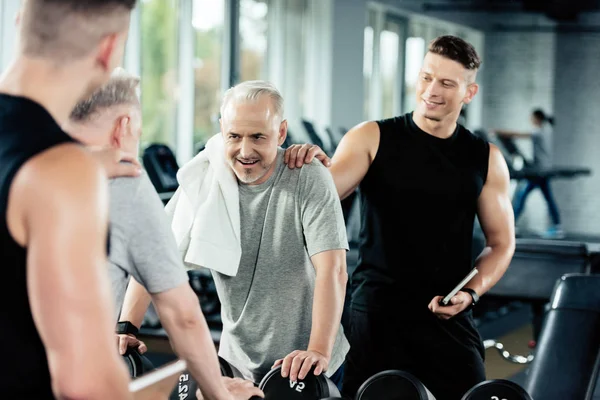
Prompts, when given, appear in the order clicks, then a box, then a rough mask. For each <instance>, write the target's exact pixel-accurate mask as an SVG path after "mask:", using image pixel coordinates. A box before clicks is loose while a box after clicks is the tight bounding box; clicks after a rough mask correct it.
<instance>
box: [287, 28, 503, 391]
mask: <svg viewBox="0 0 600 400" xmlns="http://www.w3.org/2000/svg"><path fill="white" fill-rule="evenodd" d="M480 64H481V61H480V59H479V57H478V55H477V53H476V52H475V49H474V48H473V47H472V46H471V45H470V44H469V43H467V42H465V41H464V40H462V39H460V38H458V37H454V36H441V37H438V38H436V39H434V40H433V41H432V42H431V43H430V45H429V49H428V52H427V54H426V56H425V59H424V61H423V66H422V68H421V71H420V73H419V80H418V84H417V88H416V101H417V107H416V109H415V111H414V112H412V113H408V114H406V115H403V116H399V117H396V118H391V119H386V120H381V121H369V122H364V123H361V124H359V125H358V126H356V127H354V128H353V129H351V130H350V131H349V132H348V133H347V134H346V135H345V137H344V138H343V140H342V141H341V142H340V144H339V146H338V148H337V150H336V152H335V155H334V156H333V159H332V162H331V168H330V170H331V173H332V175H333V179H334V181H335V184H336V186H337V190H338V193H339V195H340V197H341V198H344V197H346V196H348V195H349V194H350V193H352V192H353V191H354V190H355V189H356V188H357V187H360V193H361V203H362V221H363V225H362V232H361V242H360V258H359V260H360V262H359V265H358V266H357V268H356V270H355V271H354V273H353V275H352V291H353V292H352V306H351V310H352V311H351V318H352V324H351V326H352V331H351V332H350V346H351V348H350V352H349V354H348V357H347V358H346V370H345V378H344V386H343V392H344V394H345V395H350V396H353V395H354V394H355V392H356V391H357V389H358V387H359V386H360V385H361V384H362V383H363V382H364V381H365V380H366V379H367V378H369V377H370V376H372V375H373V374H375V373H377V372H379V371H383V370H388V369H400V370H405V371H408V372H411V373H413V374H414V375H416V376H417V377H418V378H419V379H420V380H421V381H422V382H423V383H424V384H425V385H426V386H427V387H428V388H429V389H430V390H431V391H432V393H433V394H434V395H435V396H436V398H437V399H438V400H443V399H449V400H450V399H451V400H455V399H460V398H462V396H463V394H464V393H465V392H466V391H467V390H468V389H469V388H471V387H472V386H474V385H475V384H476V383H478V382H480V381H482V380H484V379H485V371H484V364H483V357H484V349H483V345H482V342H481V338H480V336H479V334H478V332H477V329H476V327H475V325H474V324H473V319H472V316H471V312H470V308H471V307H472V306H473V305H474V304H475V302H476V301H477V299H478V296H481V295H482V294H483V293H485V292H486V291H488V290H489V289H490V288H491V287H492V286H493V285H494V284H495V283H496V282H497V281H498V280H499V279H500V278H501V277H502V275H503V274H504V272H505V271H506V268H507V267H508V264H509V262H510V259H511V257H512V254H513V252H514V220H513V214H512V208H511V203H510V199H509V176H508V170H507V167H506V164H505V162H504V159H503V157H502V154H501V153H500V151H499V150H498V149H497V148H496V147H495V146H493V145H490V144H488V143H486V142H484V141H483V140H481V139H478V138H477V137H475V136H474V135H473V134H471V132H469V131H468V130H467V129H465V128H464V127H463V126H461V125H459V124H457V120H458V117H459V114H460V110H461V108H462V107H463V105H464V104H468V103H470V102H471V100H472V99H473V97H474V96H475V95H476V94H477V90H478V86H477V84H476V83H475V78H476V75H477V69H478V68H479V65H480ZM315 155H316V156H317V158H319V159H321V160H322V161H325V162H327V159H326V156H325V155H324V154H323V153H322V152H321V151H320V150H319V149H318V148H314V147H311V146H306V145H304V146H292V147H290V149H288V151H287V153H286V162H287V163H288V165H289V166H290V167H294V166H301V165H302V163H304V162H310V160H312V158H313V156H315ZM476 215H477V217H478V218H479V222H480V224H481V226H482V228H483V231H484V233H485V235H486V239H487V247H486V248H485V249H484V251H483V252H482V253H481V255H480V256H479V257H478V259H477V261H476V262H475V267H476V268H477V269H478V270H479V274H478V275H477V276H476V277H475V278H474V279H472V280H471V281H470V282H469V283H468V284H467V286H466V288H465V289H464V290H463V291H460V292H458V294H456V296H454V298H452V300H451V304H450V305H448V306H444V307H442V306H440V305H439V301H440V299H441V298H442V297H443V296H445V295H446V294H448V293H449V292H450V291H451V290H452V288H453V287H454V286H455V285H457V284H458V282H459V281H460V280H461V279H462V278H463V277H465V276H466V275H467V273H468V272H469V271H470V270H471V269H472V268H473V263H472V260H471V246H472V237H473V222H474V219H475V216H476Z"/></svg>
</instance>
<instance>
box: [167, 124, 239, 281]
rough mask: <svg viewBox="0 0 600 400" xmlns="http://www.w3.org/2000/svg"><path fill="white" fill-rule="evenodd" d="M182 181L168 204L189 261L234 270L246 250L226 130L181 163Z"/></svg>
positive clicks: (223, 270)
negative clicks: (191, 157) (230, 164)
mask: <svg viewBox="0 0 600 400" xmlns="http://www.w3.org/2000/svg"><path fill="white" fill-rule="evenodd" d="M177 181H178V182H179V188H178V189H177V191H176V192H175V195H174V196H173V198H172V199H171V200H170V201H169V203H168V204H167V206H166V208H165V210H166V212H167V215H168V216H169V218H171V228H172V230H173V234H174V235H175V239H176V240H177V246H178V247H179V251H180V252H181V254H182V257H183V261H184V263H185V265H186V267H187V268H188V269H197V268H200V267H204V268H210V269H212V270H215V271H217V272H220V273H222V274H225V275H229V276H235V275H236V274H237V270H238V267H239V264H240V258H241V256H242V246H241V241H240V204H239V191H238V183H237V179H236V177H235V174H234V173H233V171H232V170H231V167H230V166H229V164H228V163H227V161H226V160H225V154H224V144H223V138H222V136H221V134H216V135H214V136H213V137H212V138H210V139H209V140H208V142H207V143H206V148H205V149H204V150H203V151H201V152H200V153H199V154H198V155H197V156H196V157H194V158H193V159H192V160H191V161H190V162H188V163H187V164H185V165H184V166H183V167H181V169H180V170H179V171H178V172H177Z"/></svg>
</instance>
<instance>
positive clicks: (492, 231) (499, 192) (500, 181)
mask: <svg viewBox="0 0 600 400" xmlns="http://www.w3.org/2000/svg"><path fill="white" fill-rule="evenodd" d="M477 216H478V218H479V223H480V224H481V227H482V229H483V233H484V234H485V238H486V243H487V245H486V248H485V249H484V250H483V251H482V252H481V254H480V255H479V257H478V258H477V261H476V262H475V267H476V268H477V269H478V270H479V274H477V275H476V276H475V278H473V279H472V280H471V282H469V284H468V285H467V287H470V288H471V289H473V290H475V291H476V292H477V294H479V295H480V296H481V295H482V294H484V293H485V292H487V291H488V290H489V289H490V288H491V287H492V286H494V285H495V284H496V282H498V281H499V280H500V278H502V275H504V273H505V272H506V269H507V268H508V265H509V264H510V260H511V259H512V256H513V254H514V251H515V223H514V215H513V209H512V206H511V202H510V197H509V174H508V168H507V167H506V162H505V161H504V158H503V157H502V153H501V152H500V151H499V150H498V148H497V147H496V146H494V145H490V157H489V170H488V177H487V181H486V183H485V185H484V187H483V190H482V192H481V194H480V196H479V200H478V202H477Z"/></svg>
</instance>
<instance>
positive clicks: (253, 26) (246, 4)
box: [239, 0, 268, 82]
mask: <svg viewBox="0 0 600 400" xmlns="http://www.w3.org/2000/svg"><path fill="white" fill-rule="evenodd" d="M239 1H240V40H241V43H240V49H241V57H240V62H241V65H240V81H242V82H243V81H248V80H254V79H265V78H266V77H267V71H266V64H267V63H266V53H267V12H268V5H267V0H239Z"/></svg>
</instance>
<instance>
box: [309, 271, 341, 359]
mask: <svg viewBox="0 0 600 400" xmlns="http://www.w3.org/2000/svg"><path fill="white" fill-rule="evenodd" d="M347 280H348V277H347V273H346V268H345V265H344V266H343V267H342V266H340V268H337V269H335V270H328V269H325V270H323V271H322V272H317V277H316V281H315V292H314V299H313V312H312V329H311V333H310V342H309V344H308V350H314V351H317V352H319V353H321V354H323V355H324V356H326V357H327V358H331V353H332V351H333V345H334V343H335V338H336V335H337V331H338V329H339V327H340V320H341V318H342V310H343V307H344V298H345V295H346V282H347Z"/></svg>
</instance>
